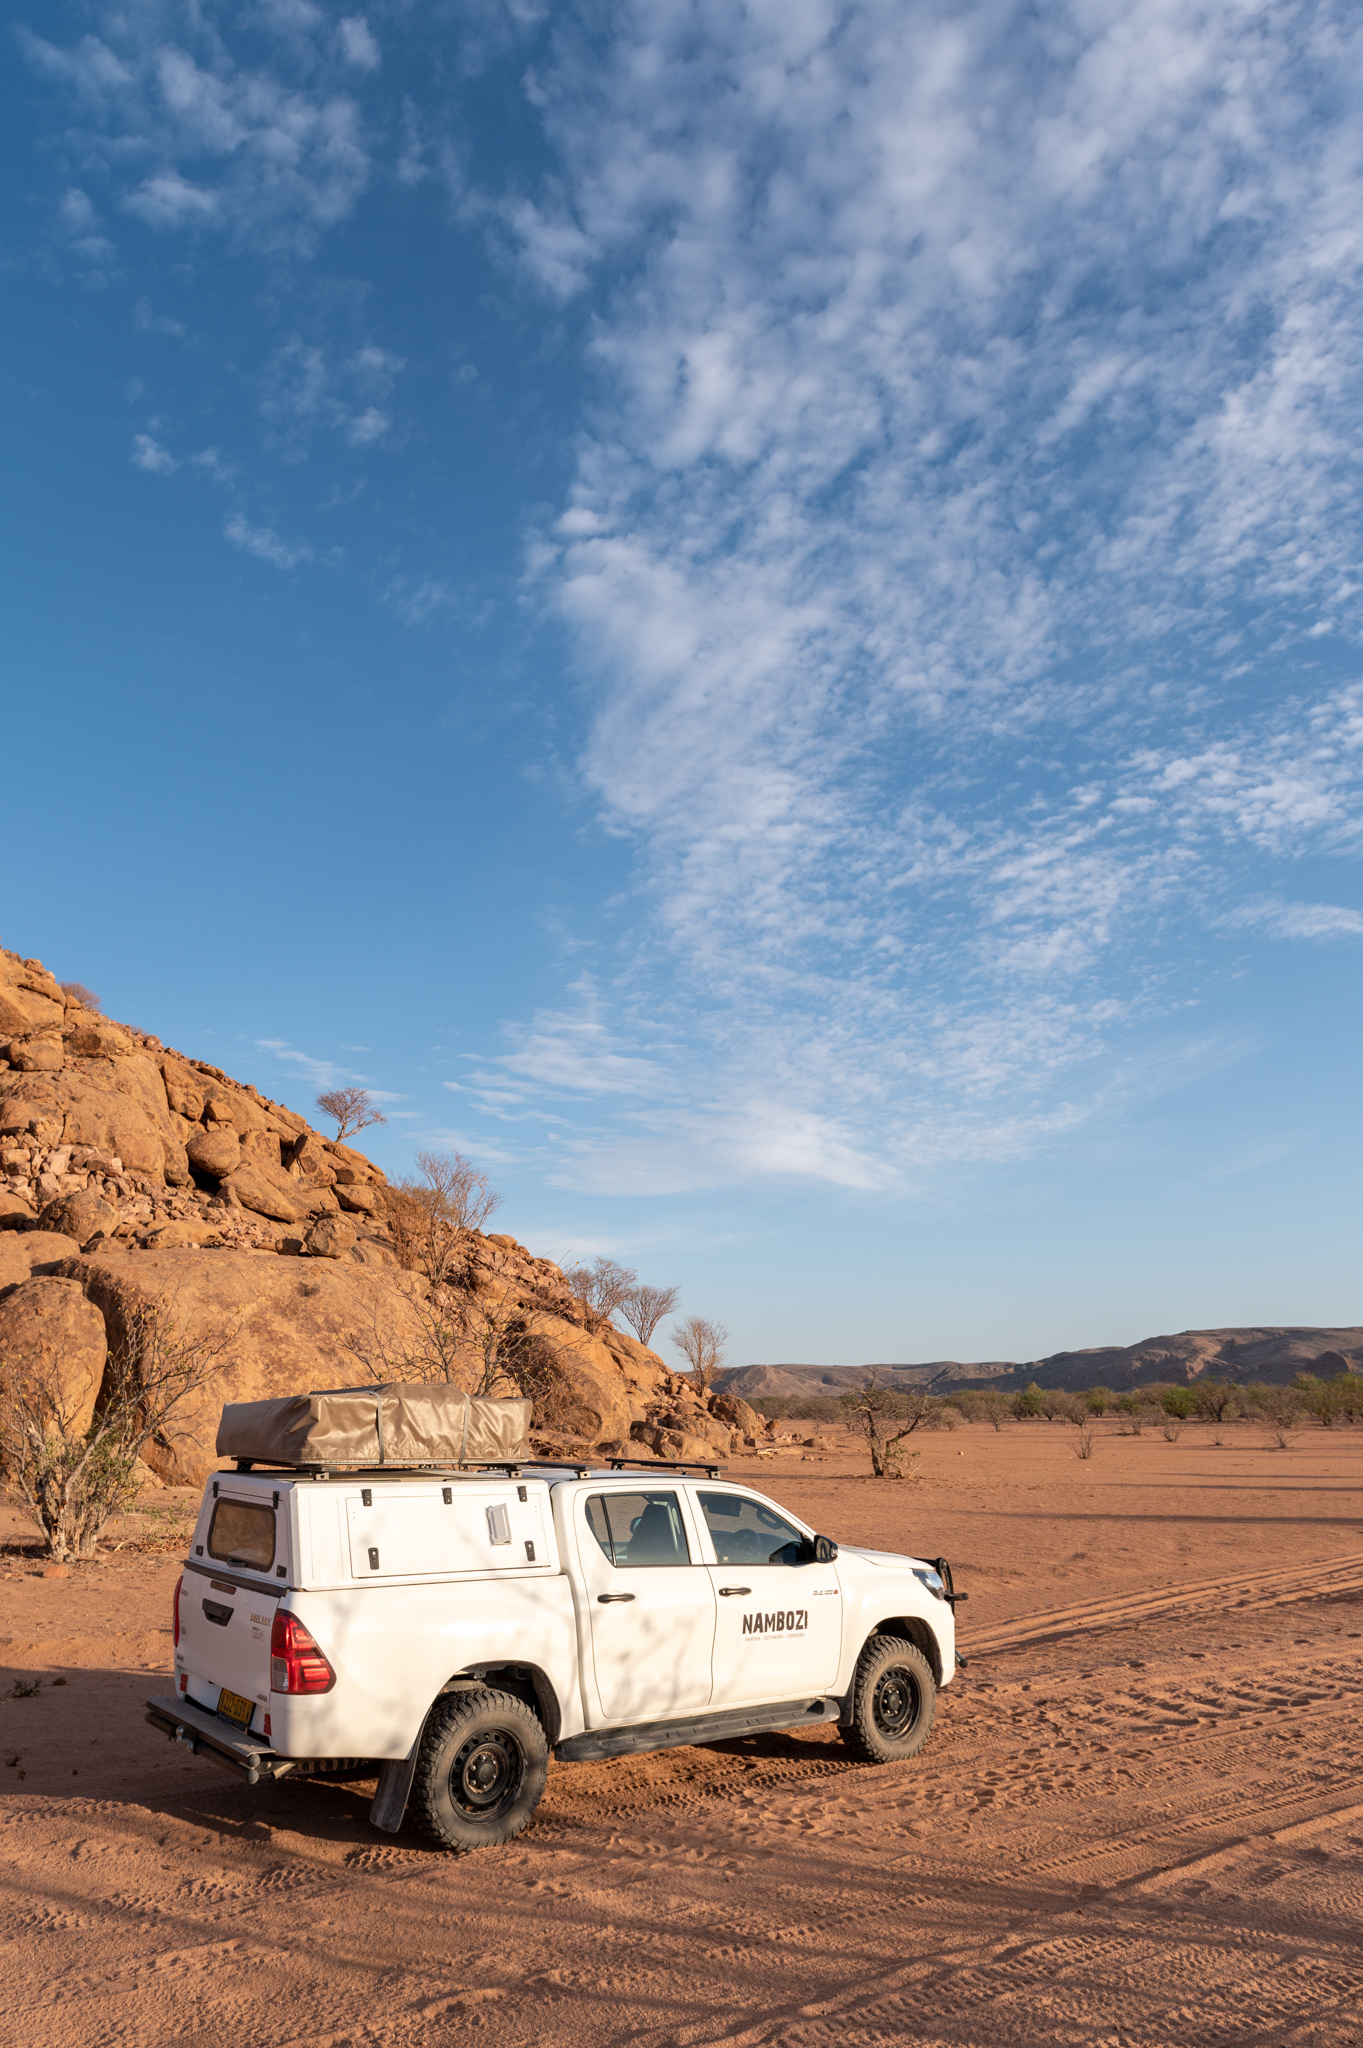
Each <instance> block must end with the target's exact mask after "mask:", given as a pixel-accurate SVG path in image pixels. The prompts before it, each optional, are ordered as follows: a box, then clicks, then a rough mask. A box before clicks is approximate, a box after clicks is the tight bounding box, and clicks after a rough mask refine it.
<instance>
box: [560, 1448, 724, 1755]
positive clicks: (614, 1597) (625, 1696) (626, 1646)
mask: <svg viewBox="0 0 1363 2048" xmlns="http://www.w3.org/2000/svg"><path fill="white" fill-rule="evenodd" d="M577 1523H578V1528H577V1548H578V1556H579V1560H580V1563H581V1568H582V1581H583V1588H584V1591H585V1594H586V1607H587V1613H588V1615H589V1616H590V1620H589V1624H588V1626H589V1629H590V1635H591V1672H590V1677H591V1683H590V1684H589V1685H588V1687H587V1688H586V1691H587V1699H586V1702H585V1704H586V1707H587V1715H588V1722H589V1725H591V1726H594V1727H599V1726H600V1725H601V1724H602V1723H605V1722H613V1721H661V1720H664V1719H666V1718H667V1717H669V1716H670V1715H673V1714H693V1713H699V1712H700V1711H701V1710H702V1708H704V1707H705V1706H707V1705H708V1704H709V1700H710V1667H711V1658H712V1655H713V1651H714V1637H715V1590H714V1586H713V1584H712V1582H711V1577H710V1572H709V1570H708V1568H707V1567H706V1565H705V1564H704V1563H702V1562H701V1561H700V1558H699V1555H698V1549H699V1546H698V1544H697V1542H696V1532H695V1528H694V1525H693V1524H692V1523H691V1521H690V1516H689V1511H688V1503H686V1502H685V1501H684V1500H683V1497H682V1492H681V1489H680V1488H678V1487H675V1486H665V1487H654V1486H649V1487H641V1486H639V1485H638V1483H637V1482H635V1483H634V1484H631V1485H622V1486H612V1487H607V1486H603V1487H601V1488H600V1489H599V1490H597V1491H594V1492H592V1493H584V1494H582V1495H580V1496H579V1498H578V1502H577ZM584 1662H585V1659H584Z"/></svg>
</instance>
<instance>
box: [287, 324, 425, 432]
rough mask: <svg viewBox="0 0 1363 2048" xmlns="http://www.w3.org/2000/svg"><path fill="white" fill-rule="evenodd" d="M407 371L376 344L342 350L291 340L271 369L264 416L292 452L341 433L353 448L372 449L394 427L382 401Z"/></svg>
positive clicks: (400, 359) (298, 337)
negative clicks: (318, 438) (317, 437)
mask: <svg viewBox="0 0 1363 2048" xmlns="http://www.w3.org/2000/svg"><path fill="white" fill-rule="evenodd" d="M406 367H407V366H406V362H405V360H404V358H403V357H402V356H400V355H396V354H394V353H393V351H392V350H391V349H385V348H381V347H379V346H378V345H377V344H376V343H373V342H367V343H365V344H364V345H363V346H361V347H359V348H355V349H350V350H341V349H338V348H335V347H331V346H328V345H326V344H325V343H322V342H310V341H304V340H303V338H302V336H301V335H297V334H295V335H291V336H290V337H289V339H288V340H287V341H285V342H284V343H282V344H281V346H280V347H279V348H278V349H276V350H275V352H274V355H273V357H272V358H271V360H270V363H269V365H268V367H267V369H266V372H265V376H264V379H263V387H264V388H263V392H262V399H261V407H262V411H263V412H264V415H265V418H266V420H267V421H268V422H269V424H270V427H271V430H272V432H273V434H274V435H275V436H277V438H278V440H279V442H280V444H281V445H282V446H284V447H285V448H287V449H289V450H290V451H293V452H297V451H301V450H302V449H303V448H305V447H306V446H307V443H308V441H309V439H310V437H311V436H312V435H313V434H315V433H318V432H319V431H326V432H331V433H337V434H340V435H341V436H342V437H343V439H344V440H346V441H347V442H348V443H349V444H350V446H351V447H352V448H368V447H372V446H373V445H374V444H375V443H376V442H378V441H381V440H382V439H383V438H384V436H385V435H386V434H387V433H388V432H389V430H390V428H391V427H392V424H393V416H392V413H391V411H389V410H388V408H387V406H386V405H385V404H384V403H382V402H381V401H384V400H386V399H387V398H388V397H389V395H390V393H391V392H392V390H393V387H394V385H395V383H396V381H397V379H398V377H399V376H400V374H401V373H402V371H403V370H404V369H405V368H406Z"/></svg>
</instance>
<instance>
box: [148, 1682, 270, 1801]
mask: <svg viewBox="0 0 1363 2048" xmlns="http://www.w3.org/2000/svg"><path fill="white" fill-rule="evenodd" d="M147 1721H148V1724H149V1725H150V1726H151V1727H153V1728H159V1729H160V1731H161V1733H162V1734H163V1735H168V1736H169V1737H170V1739H171V1741H172V1742H179V1743H183V1745H184V1747H185V1748H186V1749H188V1750H189V1752H190V1754H191V1755H192V1756H202V1757H206V1758H207V1760H208V1762H209V1763H212V1764H221V1765H222V1767H223V1769H224V1770H227V1771H231V1772H232V1773H233V1774H234V1775H235V1776H237V1777H240V1778H245V1780H246V1782H247V1784H248V1785H258V1784H259V1783H260V1781H261V1779H262V1778H282V1777H283V1776H284V1774H285V1772H286V1771H291V1770H293V1769H294V1768H295V1764H296V1760H295V1759H294V1758H291V1757H283V1756H278V1755H277V1754H276V1753H275V1751H274V1750H273V1749H271V1748H270V1745H269V1743H268V1742H264V1741H262V1740H261V1738H260V1736H258V1735H248V1734H246V1733H245V1731H244V1730H243V1731H238V1730H236V1729H234V1728H232V1727H231V1726H230V1725H229V1723H227V1722H226V1721H220V1720H219V1719H218V1717H217V1715H216V1714H210V1713H208V1712H207V1711H206V1709H205V1708H203V1707H196V1706H194V1705H193V1704H192V1703H191V1702H190V1701H189V1700H183V1699H177V1698H176V1697H175V1695H174V1694H173V1693H172V1694H170V1695H169V1696H168V1697H163V1698H157V1699H149V1700H148V1701H147Z"/></svg>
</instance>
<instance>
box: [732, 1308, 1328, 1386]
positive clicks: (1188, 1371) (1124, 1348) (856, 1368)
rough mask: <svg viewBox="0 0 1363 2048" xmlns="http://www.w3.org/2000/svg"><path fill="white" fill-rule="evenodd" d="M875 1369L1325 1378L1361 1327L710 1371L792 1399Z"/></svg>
mask: <svg viewBox="0 0 1363 2048" xmlns="http://www.w3.org/2000/svg"><path fill="white" fill-rule="evenodd" d="M868 1372H875V1373H877V1374H878V1375H879V1377H880V1379H881V1380H882V1381H883V1382H884V1384H885V1385H886V1386H891V1387H931V1389H932V1391H933V1392H934V1393H935V1394H955V1393H965V1392H967V1391H970V1390H976V1391H979V1392H984V1391H996V1392H1001V1393H1010V1394H1011V1393H1016V1392H1017V1391H1018V1390H1019V1389H1020V1388H1022V1387H1025V1386H1027V1385H1028V1384H1029V1383H1030V1382H1031V1381H1033V1380H1035V1381H1036V1383H1037V1385H1038V1386H1042V1387H1064V1388H1068V1389H1069V1390H1071V1391H1072V1392H1078V1391H1080V1390H1082V1389H1083V1388H1085V1387H1098V1386H1102V1387H1111V1389H1112V1390H1113V1392H1114V1393H1124V1392H1126V1391H1127V1390H1128V1389H1129V1388H1131V1387H1143V1386H1151V1385H1154V1384H1168V1383H1169V1382H1171V1381H1172V1382H1173V1383H1175V1384H1179V1383H1185V1384H1186V1383H1187V1382H1189V1381H1192V1380H1198V1379H1208V1380H1230V1381H1232V1382H1234V1383H1235V1384H1236V1385H1237V1386H1246V1385H1248V1384H1249V1382H1251V1381H1259V1382H1261V1383H1262V1384H1264V1385H1266V1386H1285V1385H1286V1384H1287V1382H1288V1381H1289V1380H1291V1379H1292V1378H1293V1377H1294V1376H1295V1375H1296V1374H1297V1373H1299V1372H1314V1373H1316V1374H1318V1375H1319V1376H1320V1377H1321V1378H1324V1379H1329V1378H1331V1377H1333V1375H1334V1374H1335V1373H1338V1372H1363V1328H1360V1327H1358V1326H1350V1327H1349V1328H1347V1329H1317V1328H1313V1327H1311V1326H1308V1325H1300V1326H1298V1325H1291V1324H1273V1325H1268V1326H1266V1327H1264V1328H1261V1329H1236V1330H1180V1331H1179V1332H1178V1334H1177V1336H1172V1337H1145V1338H1143V1339H1142V1340H1141V1342H1140V1343H1139V1344H1107V1345H1096V1346H1095V1347H1094V1348H1093V1349H1091V1350H1085V1351H1053V1352H1052V1353H1051V1354H1050V1356H1049V1357H1048V1358H1033V1359H1028V1360H1025V1361H1017V1360H1010V1359H987V1360H983V1361H981V1362H979V1363H975V1364H963V1363H961V1362H960V1361H958V1360H956V1359H951V1358H936V1359H932V1360H930V1361H929V1362H928V1363H926V1364H923V1365H744V1366H738V1367H733V1368H731V1369H730V1370H729V1371H728V1372H724V1373H721V1374H720V1375H719V1381H720V1384H721V1385H722V1386H723V1387H725V1388H726V1389H727V1390H728V1391H729V1392H730V1393H732V1394H739V1395H741V1396H742V1398H743V1399H744V1400H745V1401H756V1400H760V1399H761V1398H763V1396H774V1397H777V1398H779V1399H785V1400H790V1399H800V1398H807V1397H809V1396H811V1395H824V1394H827V1395H838V1394H844V1393H846V1392H847V1389H848V1388H849V1387H853V1386H856V1385H858V1384H859V1383H860V1381H861V1380H862V1379H863V1378H864V1377H865V1375H866V1374H867V1373H868Z"/></svg>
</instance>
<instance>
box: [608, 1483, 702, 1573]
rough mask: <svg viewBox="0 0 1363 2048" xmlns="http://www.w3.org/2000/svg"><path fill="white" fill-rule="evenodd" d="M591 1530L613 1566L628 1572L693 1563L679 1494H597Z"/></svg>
mask: <svg viewBox="0 0 1363 2048" xmlns="http://www.w3.org/2000/svg"><path fill="white" fill-rule="evenodd" d="M587 1527H588V1528H589V1529H590V1530H591V1532H592V1534H593V1536H595V1538H596V1540H597V1542H598V1543H599V1544H600V1545H601V1548H602V1550H603V1551H604V1552H605V1553H606V1556H607V1557H608V1558H609V1559H610V1561H611V1563H612V1564H613V1565H618V1566H620V1567H622V1568H623V1569H625V1570H628V1569H629V1568H630V1567H631V1566H634V1567H635V1568H636V1569H637V1568H639V1567H640V1566H642V1565H667V1564H690V1562H691V1551H690V1548H689V1546H688V1544H687V1541H686V1524H685V1523H684V1522H683V1521H682V1514H681V1504H680V1502H679V1501H678V1499H677V1496H676V1494H675V1493H652V1492H649V1493H594V1494H592V1495H591V1496H590V1498H589V1499H588V1501H587Z"/></svg>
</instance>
